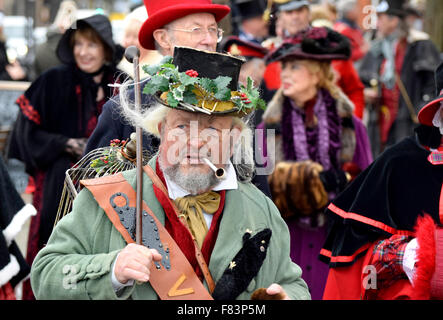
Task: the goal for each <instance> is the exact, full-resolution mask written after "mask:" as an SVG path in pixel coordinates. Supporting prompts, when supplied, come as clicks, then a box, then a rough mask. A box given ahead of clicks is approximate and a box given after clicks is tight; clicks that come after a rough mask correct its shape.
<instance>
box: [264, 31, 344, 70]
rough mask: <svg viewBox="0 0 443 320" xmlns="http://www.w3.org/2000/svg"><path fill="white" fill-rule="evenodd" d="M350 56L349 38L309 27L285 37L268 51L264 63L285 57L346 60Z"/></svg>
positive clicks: (334, 32)
mask: <svg viewBox="0 0 443 320" xmlns="http://www.w3.org/2000/svg"><path fill="white" fill-rule="evenodd" d="M350 56H351V45H350V42H349V40H348V39H347V38H346V37H345V36H343V35H341V34H340V33H338V32H336V31H334V30H332V29H329V28H326V27H318V28H310V29H308V30H307V31H302V32H299V33H297V34H296V35H295V36H293V37H291V38H288V39H286V40H285V41H284V42H283V43H282V44H281V45H280V47H278V48H276V49H275V50H274V51H272V52H271V53H269V54H268V55H267V57H266V63H268V64H269V63H271V62H274V61H279V60H283V59H285V58H287V57H293V58H296V59H310V60H321V61H330V60H347V59H349V57H350Z"/></svg>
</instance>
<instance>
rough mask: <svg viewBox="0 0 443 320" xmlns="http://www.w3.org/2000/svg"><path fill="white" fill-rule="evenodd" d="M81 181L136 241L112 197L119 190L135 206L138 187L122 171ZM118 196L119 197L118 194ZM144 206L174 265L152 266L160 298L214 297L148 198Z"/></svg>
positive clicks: (118, 226) (116, 224)
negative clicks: (132, 184) (128, 180)
mask: <svg viewBox="0 0 443 320" xmlns="http://www.w3.org/2000/svg"><path fill="white" fill-rule="evenodd" d="M157 178H158V177H157ZM81 183H82V185H84V186H85V187H86V188H87V189H88V190H89V191H90V192H91V193H92V194H93V196H94V198H95V200H96V201H97V202H98V204H99V205H100V207H101V208H102V209H103V210H104V211H105V213H106V215H107V216H108V218H109V220H110V221H111V222H112V224H113V225H114V227H115V228H116V229H117V230H118V231H119V232H120V234H121V235H122V236H123V238H124V239H125V240H126V242H127V243H135V241H134V239H132V237H131V235H130V233H129V232H128V230H126V227H125V226H124V225H123V224H122V222H121V221H120V217H119V216H118V213H117V212H116V211H115V209H114V208H113V206H112V204H111V201H110V199H111V197H113V196H114V197H115V195H116V193H117V192H119V193H122V194H126V195H127V197H128V199H129V203H128V204H126V206H129V207H135V202H136V200H135V199H136V193H135V190H134V189H133V188H132V186H131V185H130V184H129V183H128V182H127V181H126V179H125V178H124V177H123V175H122V174H121V173H118V174H116V175H112V176H106V177H102V178H98V179H91V180H82V181H81ZM116 200H118V199H117V198H116ZM143 210H144V211H146V212H147V213H148V214H149V215H150V216H151V217H152V218H153V220H154V221H155V223H156V225H157V227H158V234H159V238H160V242H161V244H162V246H163V247H164V248H167V249H169V256H168V258H169V262H170V266H171V267H170V268H169V269H166V268H165V267H161V266H160V265H159V266H160V268H157V267H156V265H155V263H154V262H152V266H151V276H150V280H149V281H150V283H151V285H152V287H153V288H154V290H155V291H156V292H157V294H158V296H159V297H160V299H162V300H180V299H186V300H212V297H211V295H210V294H209V292H208V291H207V289H206V288H205V287H204V286H203V284H202V282H201V281H200V279H199V278H198V277H197V275H196V274H195V272H194V270H193V268H192V266H191V264H190V263H189V261H188V260H187V259H186V257H185V255H184V254H183V252H182V251H181V250H180V248H179V247H178V245H177V244H176V242H175V241H174V239H172V237H171V235H170V234H169V233H168V232H167V231H166V229H165V227H164V226H163V225H162V224H161V222H160V221H159V220H158V219H157V217H156V216H155V214H154V213H153V212H152V210H151V209H150V208H149V207H148V206H147V204H146V203H145V202H144V201H143Z"/></svg>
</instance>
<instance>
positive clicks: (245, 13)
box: [236, 0, 266, 20]
mask: <svg viewBox="0 0 443 320" xmlns="http://www.w3.org/2000/svg"><path fill="white" fill-rule="evenodd" d="M236 5H237V8H238V11H239V14H240V19H241V20H247V19H251V18H255V17H261V16H263V12H264V11H265V9H266V5H265V3H264V1H262V0H240V1H239V0H237V2H236Z"/></svg>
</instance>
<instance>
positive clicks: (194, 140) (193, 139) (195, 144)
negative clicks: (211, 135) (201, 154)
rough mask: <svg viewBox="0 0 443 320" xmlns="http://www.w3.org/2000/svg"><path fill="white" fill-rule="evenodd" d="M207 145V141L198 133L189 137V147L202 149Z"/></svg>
mask: <svg viewBox="0 0 443 320" xmlns="http://www.w3.org/2000/svg"><path fill="white" fill-rule="evenodd" d="M204 144H205V141H204V139H203V137H202V135H201V133H200V131H198V132H194V133H193V132H191V133H190V136H189V145H190V146H191V147H192V148H195V149H200V148H201V147H202V146H203V145H204Z"/></svg>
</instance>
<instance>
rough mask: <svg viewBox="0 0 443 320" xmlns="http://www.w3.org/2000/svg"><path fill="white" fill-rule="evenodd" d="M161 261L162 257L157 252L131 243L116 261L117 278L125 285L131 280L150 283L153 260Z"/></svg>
mask: <svg viewBox="0 0 443 320" xmlns="http://www.w3.org/2000/svg"><path fill="white" fill-rule="evenodd" d="M161 259H162V256H161V254H160V253H158V251H157V250H155V249H148V248H146V247H145V246H142V245H138V244H135V243H130V244H128V245H127V246H126V247H125V248H124V249H123V250H122V251H121V252H120V253H119V255H118V257H117V260H116V261H115V268H114V274H115V277H116V278H117V280H118V281H119V282H120V283H123V284H124V283H126V282H128V281H129V280H131V279H133V280H136V281H140V282H148V281H149V279H150V274H151V271H150V267H151V262H152V260H154V261H160V260H161Z"/></svg>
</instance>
